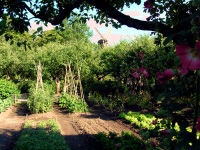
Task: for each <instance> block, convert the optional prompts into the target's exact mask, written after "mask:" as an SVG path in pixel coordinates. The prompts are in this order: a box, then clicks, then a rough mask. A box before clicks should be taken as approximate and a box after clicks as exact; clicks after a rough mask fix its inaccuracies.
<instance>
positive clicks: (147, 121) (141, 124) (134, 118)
mask: <svg viewBox="0 0 200 150" xmlns="http://www.w3.org/2000/svg"><path fill="white" fill-rule="evenodd" d="M119 117H120V118H122V119H125V120H126V121H128V122H129V123H131V124H134V125H136V126H137V127H138V128H143V129H154V128H155V125H153V124H152V122H153V120H155V119H156V118H155V117H154V116H153V115H151V114H141V113H139V112H131V111H129V112H128V113H124V112H122V113H120V114H119Z"/></svg>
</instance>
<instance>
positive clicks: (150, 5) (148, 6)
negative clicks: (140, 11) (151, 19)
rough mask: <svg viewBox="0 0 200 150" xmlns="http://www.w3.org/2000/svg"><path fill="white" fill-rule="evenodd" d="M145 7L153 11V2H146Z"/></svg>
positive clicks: (149, 0)
mask: <svg viewBox="0 0 200 150" xmlns="http://www.w3.org/2000/svg"><path fill="white" fill-rule="evenodd" d="M144 7H145V8H147V9H152V8H153V5H152V3H151V0H147V1H146V2H144Z"/></svg>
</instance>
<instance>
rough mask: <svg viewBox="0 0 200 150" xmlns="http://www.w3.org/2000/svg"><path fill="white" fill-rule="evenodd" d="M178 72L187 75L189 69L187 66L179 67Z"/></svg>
mask: <svg viewBox="0 0 200 150" xmlns="http://www.w3.org/2000/svg"><path fill="white" fill-rule="evenodd" d="M178 74H179V75H180V76H183V75H186V74H188V69H186V68H179V69H178Z"/></svg>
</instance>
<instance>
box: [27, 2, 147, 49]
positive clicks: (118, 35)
mask: <svg viewBox="0 0 200 150" xmlns="http://www.w3.org/2000/svg"><path fill="white" fill-rule="evenodd" d="M143 3H144V0H142V2H141V5H137V4H134V5H132V6H131V7H130V8H125V9H124V11H123V12H124V13H125V14H126V15H129V16H130V17H132V18H136V19H139V20H146V18H147V17H148V14H146V13H144V12H143ZM87 25H88V26H89V27H90V30H91V31H92V32H93V36H92V38H91V41H92V42H94V43H97V42H98V40H100V39H101V37H100V35H99V34H98V33H97V32H96V30H95V29H94V28H97V29H98V30H99V32H100V33H101V34H102V35H103V36H104V37H107V34H108V31H109V30H110V34H109V37H108V39H107V40H108V44H109V45H114V44H117V43H119V42H120V40H124V39H125V40H133V39H134V37H135V36H137V35H140V34H149V33H150V32H148V31H142V30H137V29H134V28H130V27H127V26H125V25H123V26H122V27H121V28H118V29H115V28H114V27H112V26H108V27H106V26H105V24H101V25H100V24H97V23H96V22H95V21H94V20H93V19H90V20H89V21H87ZM31 26H32V28H33V29H37V27H38V26H37V25H36V24H35V23H32V25H31ZM52 28H53V26H52V25H51V24H48V27H46V26H43V30H49V29H52Z"/></svg>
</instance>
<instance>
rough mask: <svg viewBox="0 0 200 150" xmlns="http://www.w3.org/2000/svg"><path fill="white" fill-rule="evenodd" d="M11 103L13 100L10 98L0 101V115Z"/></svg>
mask: <svg viewBox="0 0 200 150" xmlns="http://www.w3.org/2000/svg"><path fill="white" fill-rule="evenodd" d="M13 103H14V99H13V98H11V97H9V98H7V99H4V100H2V99H0V113H1V112H4V111H5V110H6V109H7V108H8V107H9V106H10V105H12V104H13Z"/></svg>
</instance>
